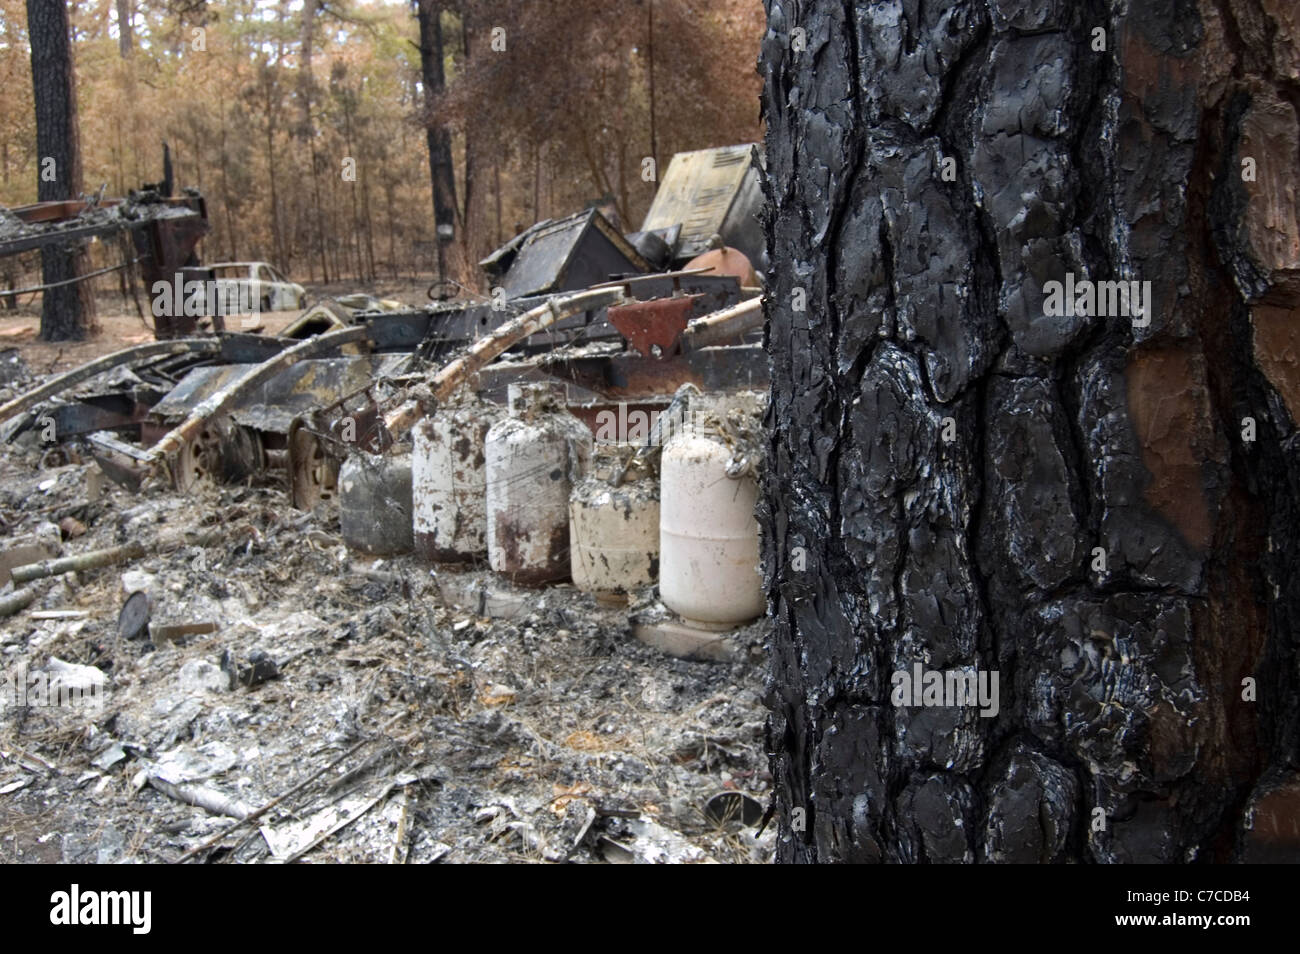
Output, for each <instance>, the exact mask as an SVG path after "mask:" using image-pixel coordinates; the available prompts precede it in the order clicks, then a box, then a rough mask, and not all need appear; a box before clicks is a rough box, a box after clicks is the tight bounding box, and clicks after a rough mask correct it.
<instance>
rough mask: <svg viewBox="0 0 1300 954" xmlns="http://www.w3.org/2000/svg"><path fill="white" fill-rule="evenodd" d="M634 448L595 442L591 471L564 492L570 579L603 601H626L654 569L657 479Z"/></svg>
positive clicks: (656, 557) (656, 568) (650, 580)
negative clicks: (570, 569) (616, 483)
mask: <svg viewBox="0 0 1300 954" xmlns="http://www.w3.org/2000/svg"><path fill="white" fill-rule="evenodd" d="M635 451H636V448H635V446H633V445H629V444H597V445H596V448H595V451H594V453H593V455H592V464H591V473H590V474H589V475H588V476H587V477H585V478H583V480H582V481H581V482H580V483H578V485H577V486H576V487H574V488H573V493H572V495H570V497H569V559H570V562H571V564H572V572H573V582H574V585H575V586H577V587H578V589H580V590H582V591H584V592H586V593H592V594H594V595H595V596H596V597H597V598H598V599H600V600H602V601H605V602H619V601H626V595H627V594H628V593H629V592H631V591H632V590H634V589H636V588H637V587H640V586H645V585H647V584H649V583H653V582H654V581H655V577H656V576H657V575H658V573H659V483H658V479H657V475H656V474H655V472H654V469H653V467H652V466H651V465H650V462H649V461H648V460H645V461H639V460H636V459H635V458H634V457H633V455H634V454H635ZM620 477H621V480H620V481H619V483H618V485H617V486H615V485H614V481H615V480H617V479H619V478H620Z"/></svg>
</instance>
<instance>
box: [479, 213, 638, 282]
mask: <svg viewBox="0 0 1300 954" xmlns="http://www.w3.org/2000/svg"><path fill="white" fill-rule="evenodd" d="M479 264H480V266H482V267H483V268H484V269H485V270H486V271H487V273H488V275H489V276H490V277H491V278H492V279H493V281H494V282H495V283H496V284H498V285H499V286H500V287H501V288H502V289H504V291H505V294H506V297H507V298H522V297H524V296H527V295H539V294H543V293H546V292H560V291H576V290H579V289H583V288H589V287H590V286H592V285H595V284H597V283H598V282H603V281H606V280H607V279H609V278H610V277H612V276H616V275H626V274H629V273H644V272H648V271H650V264H649V262H647V261H646V260H645V259H643V258H642V257H641V256H640V255H639V254H638V253H637V251H636V249H635V248H633V247H632V246H631V245H630V244H629V243H628V241H627V240H626V239H624V238H623V236H622V235H621V234H620V233H619V232H618V231H617V230H616V229H614V228H613V227H612V226H611V225H610V224H609V222H608V221H606V219H605V217H604V216H603V215H601V214H600V212H598V211H597V210H596V209H587V210H585V211H583V212H578V213H576V214H574V215H570V216H568V217H567V218H563V219H554V220H552V219H548V220H547V221H545V222H539V223H538V224H537V225H534V226H533V227H532V228H530V229H528V230H527V231H526V232H523V233H522V234H520V235H518V236H516V237H515V238H514V239H511V241H510V242H508V243H507V244H506V245H504V246H502V248H500V249H498V250H497V251H496V252H494V253H493V254H492V255H490V256H489V257H488V258H485V259H484V260H483V261H482V262H480V263H479Z"/></svg>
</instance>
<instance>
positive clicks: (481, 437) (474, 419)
mask: <svg viewBox="0 0 1300 954" xmlns="http://www.w3.org/2000/svg"><path fill="white" fill-rule="evenodd" d="M499 420H501V412H500V408H499V407H498V406H497V405H495V404H491V403H488V402H486V401H484V402H481V403H477V404H473V405H468V406H463V407H448V408H442V409H439V410H438V411H435V412H434V413H433V414H432V415H431V416H429V417H427V418H425V419H424V420H422V421H420V422H419V423H418V424H416V425H415V427H414V429H413V430H414V433H415V447H414V450H413V451H412V453H411V522H412V529H413V531H414V540H415V551H416V553H418V554H419V555H420V556H422V557H424V558H425V559H426V560H431V561H433V562H436V563H457V562H461V561H464V560H470V559H473V558H475V557H479V556H483V555H485V554H486V553H487V504H486V499H485V495H486V493H487V469H486V457H485V444H486V441H487V433H488V430H490V429H491V427H492V425H493V424H495V423H496V422H497V421H499Z"/></svg>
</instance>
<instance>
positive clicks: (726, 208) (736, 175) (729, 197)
mask: <svg viewBox="0 0 1300 954" xmlns="http://www.w3.org/2000/svg"><path fill="white" fill-rule="evenodd" d="M759 161H760V160H759V156H758V147H757V146H755V145H752V144H746V145H740V146H722V147H720V148H717V149H700V150H697V151H695V152H679V153H677V155H675V156H673V158H672V161H671V162H670V163H669V164H668V171H667V172H666V173H665V174H664V176H663V179H662V180H661V181H660V184H659V190H658V191H657V192H656V193H655V198H654V202H653V203H651V205H650V211H649V212H647V213H646V217H645V221H644V222H642V223H641V231H642V232H648V231H652V230H655V229H665V228H669V227H671V226H673V225H677V224H678V223H680V224H681V227H682V231H681V238H680V240H679V242H678V245H677V253H676V257H677V260H679V261H681V260H685V259H689V258H694V257H695V256H696V255H699V254H700V253H701V252H704V251H705V250H707V249H708V247H709V240H710V239H711V238H712V237H713V236H714V235H720V236H722V240H723V242H725V243H726V244H727V245H730V246H731V247H732V248H737V249H740V251H741V252H743V253H744V254H745V255H746V256H747V257H748V258H749V260H750V261H751V262H754V263H756V264H757V263H760V262H761V261H763V259H764V257H765V252H766V244H765V242H766V240H765V239H764V237H763V229H762V226H761V224H760V223H759V220H758V214H759V213H760V212H761V211H762V208H763V193H762V188H761V186H760V184H759V166H758V163H759Z"/></svg>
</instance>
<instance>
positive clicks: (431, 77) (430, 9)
mask: <svg viewBox="0 0 1300 954" xmlns="http://www.w3.org/2000/svg"><path fill="white" fill-rule="evenodd" d="M416 9H417V16H418V18H419V21H420V75H421V80H422V82H423V84H424V108H425V119H424V123H425V131H426V136H427V139H428V145H429V178H430V180H431V182H432V184H433V220H434V226H435V228H438V227H441V226H444V225H445V226H447V227H448V228H454V226H455V223H456V179H455V171H454V169H453V168H452V164H451V133H450V132H448V130H447V127H446V126H445V125H444V124H443V123H442V122H440V121H439V120H438V119H437V117H436V115H435V110H436V108H437V100H438V97H440V96H441V95H442V93H443V90H444V89H445V87H446V81H445V78H444V75H443V68H442V57H443V50H442V17H441V13H442V6H441V4H438V3H435V2H433V0H418V2H417V8H416ZM437 244H438V277H439V278H443V277H444V275H445V271H446V269H445V262H444V253H443V249H444V247H445V243H444V242H443V240H442V238H441V237H439V238H438V240H437Z"/></svg>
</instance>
